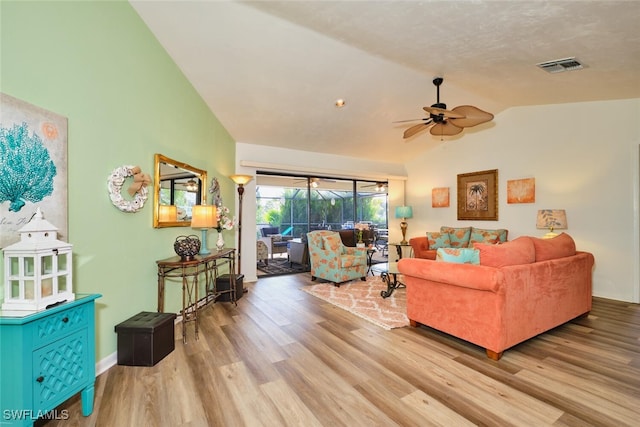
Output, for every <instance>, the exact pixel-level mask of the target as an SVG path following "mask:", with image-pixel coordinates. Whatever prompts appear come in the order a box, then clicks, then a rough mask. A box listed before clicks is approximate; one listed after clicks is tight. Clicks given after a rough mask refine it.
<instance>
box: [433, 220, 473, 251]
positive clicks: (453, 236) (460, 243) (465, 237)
mask: <svg viewBox="0 0 640 427" xmlns="http://www.w3.org/2000/svg"><path fill="white" fill-rule="evenodd" d="M440 232H441V233H449V240H451V247H452V248H466V247H467V246H468V245H469V237H471V227H462V228H455V227H447V226H444V225H443V226H442V227H440Z"/></svg>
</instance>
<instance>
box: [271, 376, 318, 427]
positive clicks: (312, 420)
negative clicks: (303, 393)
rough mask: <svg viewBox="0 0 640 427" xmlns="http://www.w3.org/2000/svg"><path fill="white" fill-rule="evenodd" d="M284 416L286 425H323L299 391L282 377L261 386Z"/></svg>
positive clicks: (310, 426)
mask: <svg viewBox="0 0 640 427" xmlns="http://www.w3.org/2000/svg"><path fill="white" fill-rule="evenodd" d="M260 388H261V389H262V391H263V392H264V394H265V395H266V396H267V398H268V399H269V400H270V401H271V402H272V403H273V406H274V407H275V408H276V409H277V410H278V412H279V413H280V415H281V416H282V420H283V422H284V424H283V425H285V426H291V427H296V426H305V427H321V426H322V423H320V421H319V420H318V419H317V418H316V417H315V416H314V415H313V413H312V412H311V411H310V410H309V408H307V407H306V406H305V404H304V403H303V402H302V400H301V399H300V397H298V395H297V393H296V392H295V391H294V390H293V389H292V388H291V387H289V386H288V385H287V383H286V382H285V381H284V380H283V379H282V378H281V379H278V380H276V381H272V382H270V383H265V384H262V385H261V386H260Z"/></svg>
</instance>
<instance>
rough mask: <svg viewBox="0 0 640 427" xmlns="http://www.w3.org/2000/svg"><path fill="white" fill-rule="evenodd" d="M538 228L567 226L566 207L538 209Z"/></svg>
mask: <svg viewBox="0 0 640 427" xmlns="http://www.w3.org/2000/svg"><path fill="white" fill-rule="evenodd" d="M536 228H539V229H549V230H550V231H553V230H554V229H556V230H564V229H566V228H567V213H566V212H565V210H564V209H541V210H539V211H538V217H537V219H536Z"/></svg>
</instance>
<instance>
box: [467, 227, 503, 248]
mask: <svg viewBox="0 0 640 427" xmlns="http://www.w3.org/2000/svg"><path fill="white" fill-rule="evenodd" d="M507 233H508V230H506V229H504V228H499V229H497V230H485V229H482V228H475V227H471V236H470V237H469V247H470V248H472V247H473V244H474V243H504V242H506V241H507Z"/></svg>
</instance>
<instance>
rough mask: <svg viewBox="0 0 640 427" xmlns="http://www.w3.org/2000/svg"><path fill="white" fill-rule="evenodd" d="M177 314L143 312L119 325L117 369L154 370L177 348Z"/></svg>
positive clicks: (117, 327)
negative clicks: (139, 367)
mask: <svg viewBox="0 0 640 427" xmlns="http://www.w3.org/2000/svg"><path fill="white" fill-rule="evenodd" d="M175 318H176V315H175V313H155V312H148V311H143V312H140V313H138V314H136V315H135V316H133V317H132V318H130V319H127V320H125V321H124V322H122V323H120V324H119V325H116V327H115V330H116V333H117V334H118V365H128V366H153V365H155V364H156V363H158V362H159V361H161V360H162V359H163V358H164V357H165V356H166V355H168V354H169V353H171V352H172V351H173V350H174V348H175V341H174V326H173V321H174V319H175Z"/></svg>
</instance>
